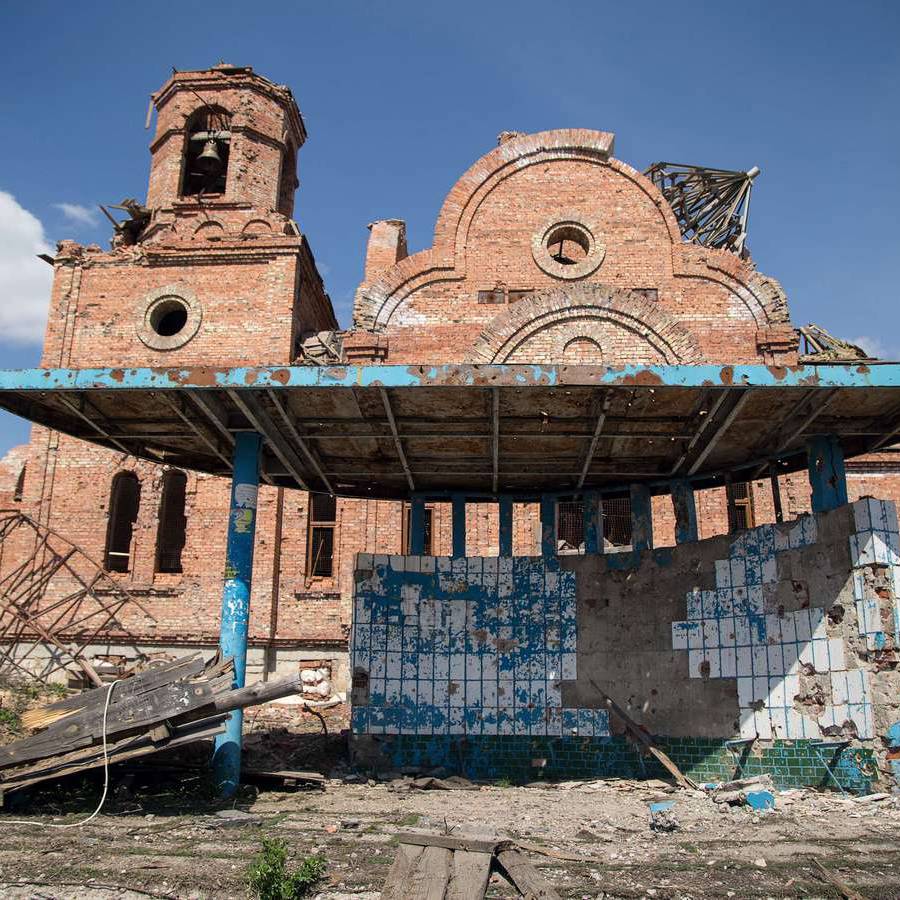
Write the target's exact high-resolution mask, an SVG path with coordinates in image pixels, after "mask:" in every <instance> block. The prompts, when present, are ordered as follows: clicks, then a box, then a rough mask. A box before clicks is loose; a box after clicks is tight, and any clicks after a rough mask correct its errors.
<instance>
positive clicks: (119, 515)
mask: <svg viewBox="0 0 900 900" xmlns="http://www.w3.org/2000/svg"><path fill="white" fill-rule="evenodd" d="M140 502H141V484H140V482H139V481H138V479H137V475H135V474H134V472H119V474H118V475H116V477H115V478H113V483H112V488H111V490H110V496H109V524H108V526H107V530H106V553H105V561H104V565H105V567H106V570H107V571H108V572H127V571H129V569H130V568H131V537H132V534H133V532H134V523H135V521H136V520H137V514H138V507H139V506H140Z"/></svg>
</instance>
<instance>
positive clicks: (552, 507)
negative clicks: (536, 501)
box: [541, 494, 557, 559]
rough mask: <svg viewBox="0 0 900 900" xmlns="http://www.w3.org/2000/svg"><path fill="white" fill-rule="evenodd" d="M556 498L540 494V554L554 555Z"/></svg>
mask: <svg viewBox="0 0 900 900" xmlns="http://www.w3.org/2000/svg"><path fill="white" fill-rule="evenodd" d="M556 550H557V547H556V498H555V497H552V496H548V495H546V494H542V495H541V556H543V557H544V559H554V558H555V557H556Z"/></svg>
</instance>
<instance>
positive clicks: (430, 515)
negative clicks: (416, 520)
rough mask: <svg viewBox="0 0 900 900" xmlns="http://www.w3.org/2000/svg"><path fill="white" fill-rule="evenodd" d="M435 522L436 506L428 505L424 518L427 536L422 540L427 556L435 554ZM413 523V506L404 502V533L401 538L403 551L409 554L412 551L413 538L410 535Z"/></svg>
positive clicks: (423, 551)
mask: <svg viewBox="0 0 900 900" xmlns="http://www.w3.org/2000/svg"><path fill="white" fill-rule="evenodd" d="M433 522H434V507H433V506H426V507H425V516H424V519H423V526H424V531H425V538H424V540H423V542H422V547H423V549H422V553H424V554H425V556H433V555H434V553H433V551H432V543H431V541H432V537H431V536H432V534H433V531H432V523H433ZM411 523H412V506H411V505H410V504H409V503H404V504H403V528H402V532H403V533H402V535H401V538H400V546H401V548H402V552H403V553H405V554H407V555H409V554H411V553H412V539H411V535H410V527H411Z"/></svg>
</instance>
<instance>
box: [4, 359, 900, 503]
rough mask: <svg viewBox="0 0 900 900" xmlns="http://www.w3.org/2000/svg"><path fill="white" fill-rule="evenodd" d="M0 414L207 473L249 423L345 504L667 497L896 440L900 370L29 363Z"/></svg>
mask: <svg viewBox="0 0 900 900" xmlns="http://www.w3.org/2000/svg"><path fill="white" fill-rule="evenodd" d="M0 406H2V407H3V408H5V409H7V410H9V411H10V412H13V413H16V414H17V415H20V416H23V417H24V418H26V419H30V420H31V421H33V422H37V423H39V424H41V425H45V426H48V427H51V428H55V429H57V430H59V431H62V432H64V433H66V434H69V435H72V436H74V437H77V438H80V439H83V440H88V441H92V442H94V443H96V444H99V445H101V446H104V447H108V448H110V449H113V450H118V451H121V452H123V453H128V454H132V455H134V456H138V457H142V458H145V459H149V460H152V461H154V462H164V463H167V464H170V465H173V466H178V467H182V468H188V469H195V470H198V471H202V472H209V473H212V474H216V475H229V474H230V471H231V450H232V444H233V440H234V438H233V435H234V433H235V432H236V431H240V430H247V429H252V430H256V431H259V432H261V433H262V434H263V436H264V438H265V446H264V457H263V473H264V478H265V480H267V481H268V482H269V483H271V484H276V485H282V486H285V487H294V488H300V489H304V490H315V491H327V492H334V493H337V494H342V495H346V496H362V497H384V498H399V497H406V496H409V495H410V494H411V493H418V494H425V495H433V496H441V495H445V494H447V493H463V494H466V495H467V496H470V497H477V496H490V495H495V494H498V493H503V494H513V495H518V496H521V497H528V496H535V495H537V494H538V493H557V494H562V495H565V494H570V493H578V492H579V491H581V490H585V489H598V490H601V491H604V492H616V491H621V490H623V489H624V488H625V486H626V485H628V484H630V483H634V482H642V483H645V484H647V485H648V486H650V488H651V489H652V490H654V491H666V490H668V482H669V480H670V479H672V478H689V479H691V480H692V481H694V483H695V484H696V486H697V487H703V486H708V485H712V484H716V483H721V479H722V477H723V476H724V475H725V473H731V475H732V476H733V477H734V478H736V479H737V478H741V479H743V478H750V477H757V476H758V475H759V474H761V472H762V471H764V470H765V469H766V467H767V466H768V464H769V462H771V461H776V462H777V464H778V466H779V468H780V469H781V470H782V471H791V470H795V469H799V468H802V467H803V466H804V465H805V442H806V440H807V439H808V438H809V437H811V436H812V435H815V434H835V435H838V436H839V437H840V439H841V441H842V443H843V446H844V449H845V453H846V454H847V455H848V456H852V455H856V454H860V453H865V452H868V451H871V450H875V449H878V448H880V447H882V446H885V445H887V444H890V443H893V442H894V441H896V440H897V439H898V438H897V436H898V434H900V365H895V364H889V365H871V366H870V365H852V366H851V365H825V366H804V367H797V368H778V367H766V366H725V367H722V366H628V367H625V368H617V369H616V368H607V367H589V366H532V365H481V366H468V365H443V366H412V367H409V366H362V367H347V366H340V367H314V366H292V367H285V366H281V367H252V368H247V367H243V368H183V369H109V368H106V369H82V370H73V369H23V370H6V371H0Z"/></svg>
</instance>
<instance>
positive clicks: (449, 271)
mask: <svg viewBox="0 0 900 900" xmlns="http://www.w3.org/2000/svg"><path fill="white" fill-rule="evenodd" d="M613 142H614V141H613V135H612V134H610V133H608V132H604V131H594V130H591V129H585V128H564V129H558V130H554V131H542V132H538V133H536V134H523V135H520V136H519V137H516V138H513V139H512V140H509V141H506V142H505V143H503V144H501V145H500V146H499V147H497V148H495V149H494V150H492V151H491V152H490V153H487V154H485V155H484V156H483V157H481V159H479V160H478V161H477V162H475V163H474V164H473V165H472V166H471V167H470V168H469V169H468V171H466V172H465V173H464V174H463V175H462V177H461V178H460V179H459V180H458V181H457V182H456V184H454V186H453V187H452V188H451V190H450V193H449V194H448V195H447V197H446V198H445V200H444V203H443V205H442V207H441V211H440V213H439V214H438V219H437V223H436V224H435V229H434V241H433V244H432V246H431V247H430V248H428V249H427V250H422V251H420V252H419V253H414V254H412V255H411V256H407V257H406V258H405V259H403V260H401V261H399V262H398V263H397V264H396V265H394V266H392V267H391V268H390V269H388V270H387V271H385V272H382V273H380V275H379V276H378V278H376V279H374V280H373V281H370V282H364V283H363V284H362V285H360V287H359V289H358V290H357V293H356V298H355V301H354V308H353V324H354V328H358V329H364V330H370V331H376V332H377V331H383V330H385V329H386V328H387V326H388V324H389V322H390V319H391V316H392V315H393V314H394V312H395V311H396V310H397V309H398V308H399V307H400V306H401V305H402V304H403V302H404V301H405V300H406V298H407V297H409V296H410V294H412V293H413V292H414V291H416V290H417V289H419V288H421V287H423V286H424V285H426V284H430V283H433V282H438V281H456V280H459V279H462V278H463V277H464V274H465V268H466V242H467V239H468V231H469V227H470V225H471V223H472V221H473V219H474V217H475V214H476V213H477V211H478V209H479V208H480V206H481V204H482V203H483V202H484V201H485V199H486V198H487V197H488V196H489V195H490V193H491V192H492V191H493V190H494V188H495V187H496V186H497V185H498V184H500V183H501V182H503V181H505V180H506V179H507V178H510V177H512V176H514V175H515V174H516V173H517V172H519V171H521V170H522V169H523V168H527V167H529V166H534V165H540V164H543V163H546V162H550V161H553V160H559V159H567V160H578V161H581V162H590V163H593V164H595V165H602V166H608V167H609V168H611V169H614V170H616V171H617V172H618V173H619V174H620V175H622V176H623V177H625V178H627V179H628V180H629V181H632V182H633V183H634V184H635V185H636V186H637V187H638V188H639V189H640V190H642V191H643V192H644V193H645V194H646V195H647V196H648V197H649V198H650V199H651V200H652V202H653V204H654V205H655V206H656V208H657V210H658V212H659V215H660V217H661V219H662V221H663V223H664V224H665V227H666V230H667V231H668V233H669V238H670V240H671V241H672V244H673V245H678V244H679V243H680V241H681V233H680V231H679V229H678V223H677V221H676V219H675V216H674V214H673V213H672V210H671V208H670V207H669V204H668V203H667V202H666V200H665V198H664V197H663V195H662V193H661V192H660V191H659V189H658V188H657V187H656V185H655V184H653V182H652V181H650V179H649V178H647V177H645V176H644V175H643V174H642V173H640V172H638V171H637V170H636V169H634V168H632V167H631V166H629V165H628V164H627V163H623V162H622V161H621V160H618V159H615V158H613V156H612V153H613Z"/></svg>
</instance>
